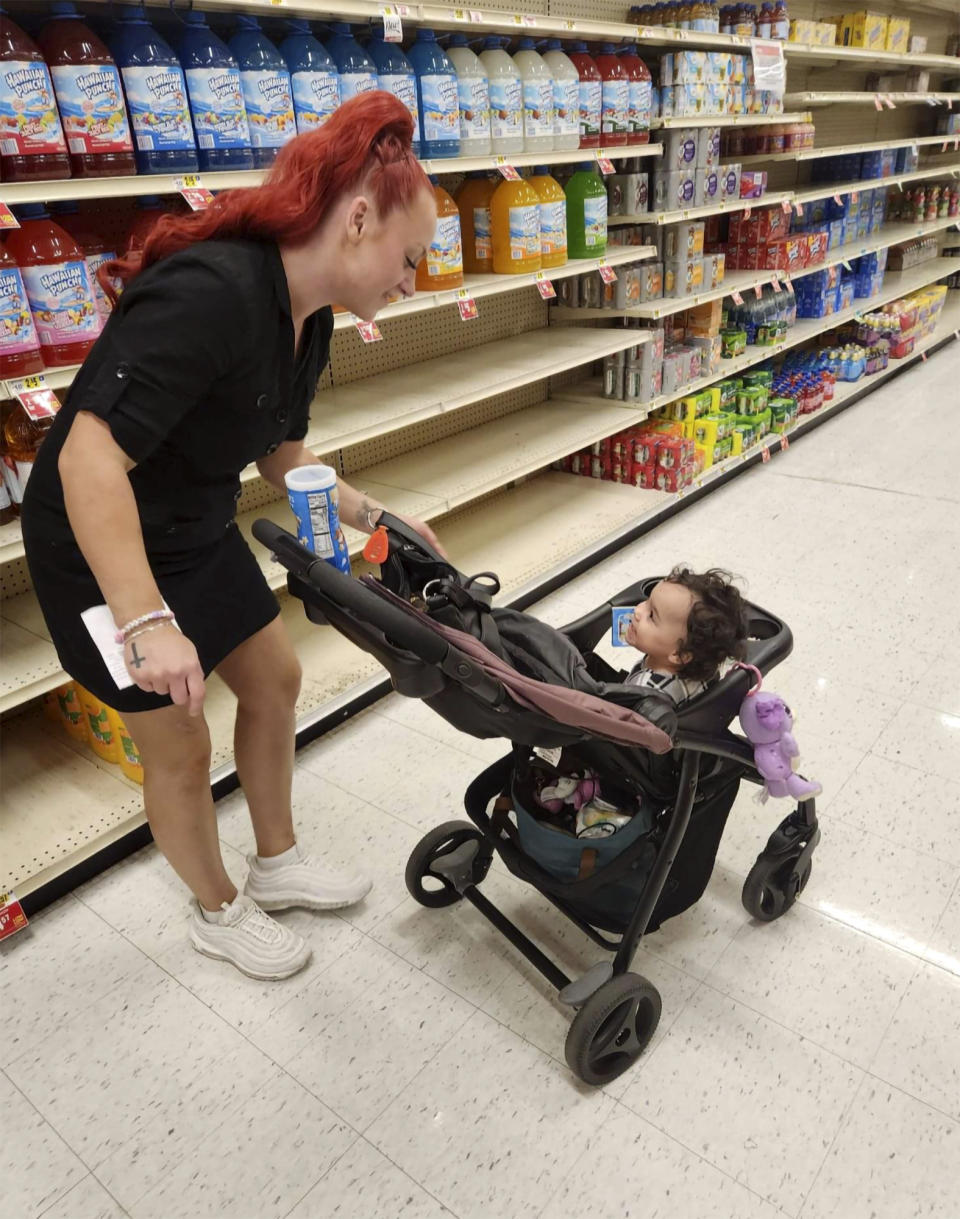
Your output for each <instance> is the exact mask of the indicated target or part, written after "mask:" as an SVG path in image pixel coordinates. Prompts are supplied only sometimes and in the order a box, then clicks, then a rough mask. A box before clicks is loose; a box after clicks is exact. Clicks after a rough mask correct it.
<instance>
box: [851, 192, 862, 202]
mask: <svg viewBox="0 0 960 1219" xmlns="http://www.w3.org/2000/svg"><path fill="white" fill-rule="evenodd" d="M850 202H851V203H859V202H860V192H859V191H858V190H852V191H851V192H850Z"/></svg>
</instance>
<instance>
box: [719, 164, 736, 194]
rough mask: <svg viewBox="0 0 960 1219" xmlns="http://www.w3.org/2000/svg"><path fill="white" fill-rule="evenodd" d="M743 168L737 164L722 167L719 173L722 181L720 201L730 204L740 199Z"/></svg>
mask: <svg viewBox="0 0 960 1219" xmlns="http://www.w3.org/2000/svg"><path fill="white" fill-rule="evenodd" d="M741 170H742V166H741V165H739V164H736V163H729V164H727V165H721V166H720V167H719V169H718V171H717V175H718V177H719V179H720V200H721V202H723V203H730V202H731V201H732V200H734V199H739V198H740V173H741Z"/></svg>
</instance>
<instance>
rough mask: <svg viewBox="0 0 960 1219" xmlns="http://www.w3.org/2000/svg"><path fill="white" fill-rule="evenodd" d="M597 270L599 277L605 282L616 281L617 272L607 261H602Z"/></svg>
mask: <svg viewBox="0 0 960 1219" xmlns="http://www.w3.org/2000/svg"><path fill="white" fill-rule="evenodd" d="M597 270H598V271H599V272H600V278H601V279H602V280H603V282H604V283H605V284H612V283H614V282H615V281H616V278H617V273H616V271H614V269H613V267H611V266H610V264H609V263H608V262H602V263H601V264H600V265H599V267H597Z"/></svg>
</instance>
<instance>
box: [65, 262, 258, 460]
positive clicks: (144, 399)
mask: <svg viewBox="0 0 960 1219" xmlns="http://www.w3.org/2000/svg"><path fill="white" fill-rule="evenodd" d="M243 314H244V311H243V304H242V302H241V301H240V299H239V298H238V295H237V293H236V292H235V291H234V290H233V289H232V287H231V284H230V281H229V278H228V277H227V275H226V274H225V273H224V271H223V269H222V268H221V267H218V266H212V265H210V264H209V263H207V262H203V261H200V260H198V259H193V258H190V257H189V256H187V257H184V256H182V255H174V256H172V257H171V259H170V260H169V261H168V260H164V261H163V262H162V263H159V264H156V266H155V268H151V269H150V271H149V272H145V273H144V277H143V280H140V279H139V278H138V279H137V280H135V281H134V282H133V284H131V286H130V287H129V288H128V289H127V290H126V292H124V294H123V296H122V297H121V298H120V301H119V303H118V305H117V309H116V312H115V315H114V316H113V317H112V318H111V319H110V322H109V324H108V327H107V330H106V331H105V332H104V335H103V338H102V340H101V342H103V343H104V344H105V347H106V351H105V352H104V354H103V356H102V357H101V358H100V359H99V360H98V361H97V363H98V368H97V371H96V372H95V373H94V375H93V376H92V377H91V378H90V379H89V381H88V382H87V383H86V384H84V385H83V386H82V388H80V387H78V388H80V395H79V399H78V401H77V402H76V403H75V404H74V405H75V406H76V409H77V410H83V411H90V412H91V413H92V414H94V415H97V416H99V417H100V418H102V419H104V420H105V421H106V423H107V424H108V425H109V427H110V431H111V433H112V435H113V438H114V440H115V441H116V443H117V444H118V445H119V446H120V448H121V449H123V451H124V452H125V453H126V454H127V456H128V457H129V458H130V459H131V460H132V461H134V462H137V463H140V462H142V461H144V460H145V459H146V458H147V457H149V456H150V454H151V453H153V452H154V451H155V450H156V449H157V448H158V447H159V446H160V445H161V444H162V443H163V441H164V440H165V439H166V437H167V436H169V434H170V433H171V431H172V430H173V429H174V428H175V427H176V426H177V424H178V423H180V421H181V420H182V419H183V418H184V416H185V415H186V414H187V413H188V412H189V411H190V410H191V409H192V408H193V407H195V406H197V404H198V403H200V402H201V401H202V400H203V398H204V397H205V396H206V394H207V393H208V391H209V389H210V386H211V385H212V384H213V383H214V382H215V381H216V380H217V379H218V378H220V377H223V376H225V375H226V374H227V372H228V371H229V370H230V369H231V367H232V366H233V365H234V364H235V362H236V361H237V360H238V359H239V357H240V355H241V353H242V351H243V349H244V342H245V333H244V315H243Z"/></svg>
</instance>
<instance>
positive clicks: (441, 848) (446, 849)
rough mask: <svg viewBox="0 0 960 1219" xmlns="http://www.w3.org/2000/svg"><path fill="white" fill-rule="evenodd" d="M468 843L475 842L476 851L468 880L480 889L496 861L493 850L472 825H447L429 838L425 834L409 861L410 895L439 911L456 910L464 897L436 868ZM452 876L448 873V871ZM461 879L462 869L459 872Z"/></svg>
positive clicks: (406, 872)
mask: <svg viewBox="0 0 960 1219" xmlns="http://www.w3.org/2000/svg"><path fill="white" fill-rule="evenodd" d="M467 842H476V844H477V848H476V852H475V854H474V855H473V858H472V860H470V861H468V865H467V866H468V869H469V872H468V874H469V880H470V883H471V884H475V885H478V884H480V882H481V881H482V880H483V878H484V877H485V876H486V874H487V872H488V871H489V870H490V862H491V860H492V859H493V848H492V847H491V846H490V845H489V844H488V843H486V842H485V841H484V837H483V835H482V834H481V833H480V831H479V830H478V829H477V827H476V826H475V825H473V824H471V822H469V821H445V822H444V823H443V825H438V826H437V827H436V829H432V830H431V831H430V832H429V834H424V836H423V837H422V838H421V839H420V841H419V842H418V843H417V845H416V846H415V847H414V848H413V850H412V851H411V853H410V858H409V859H408V860H407V867H406V871H405V872H404V876H403V878H404V881H405V882H406V886H407V892H408V893H409V894H410V896H411V897H412V898H413V899H414V900H415V901H418V902H419V903H420V905H421V906H428V907H432V908H433V909H439V908H440V907H442V906H453V905H455V904H456V903H457V902H458V901H460V898H461V896H462V893H461V891H460V890H459V889H458V888H457V886H456V885H455V884H454V882H453V879H452V878H451V875H444V874H443V872H442V871H438V870H437V867H436V865H437V864H438V862H440V863H441V867H442V860H443V858H444V856H450V855H453V854H454V852H456V851H458V850H459V848H460V847H462V846H463V845H464V843H467ZM447 871H448V872H449V869H447ZM456 874H457V875H458V879H459V878H460V877H461V876H462V874H463V869H462V868H459V869H457V870H456Z"/></svg>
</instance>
